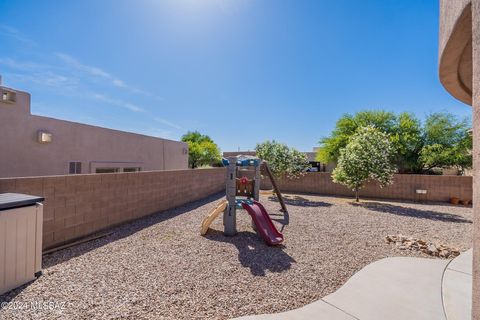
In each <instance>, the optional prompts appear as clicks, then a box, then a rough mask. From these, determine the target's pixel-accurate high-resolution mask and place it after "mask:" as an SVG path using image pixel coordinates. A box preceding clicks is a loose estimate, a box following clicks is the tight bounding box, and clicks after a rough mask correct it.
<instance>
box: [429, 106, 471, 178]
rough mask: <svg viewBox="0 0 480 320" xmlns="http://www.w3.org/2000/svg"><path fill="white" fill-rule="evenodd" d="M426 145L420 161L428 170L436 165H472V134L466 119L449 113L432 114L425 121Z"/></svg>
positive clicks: (464, 166) (460, 167) (467, 166)
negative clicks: (461, 119)
mask: <svg viewBox="0 0 480 320" xmlns="http://www.w3.org/2000/svg"><path fill="white" fill-rule="evenodd" d="M425 142H426V145H425V146H424V147H423V149H422V150H421V151H420V162H421V163H423V164H424V166H425V168H426V169H427V170H430V169H432V168H435V167H439V168H444V167H457V168H459V169H460V170H461V171H464V170H465V169H467V168H471V167H472V153H471V150H472V134H471V131H470V126H469V123H468V122H467V121H466V120H463V121H459V120H458V119H457V118H456V117H455V116H453V115H451V114H448V113H435V114H432V115H430V117H429V118H428V119H427V121H426V123H425Z"/></svg>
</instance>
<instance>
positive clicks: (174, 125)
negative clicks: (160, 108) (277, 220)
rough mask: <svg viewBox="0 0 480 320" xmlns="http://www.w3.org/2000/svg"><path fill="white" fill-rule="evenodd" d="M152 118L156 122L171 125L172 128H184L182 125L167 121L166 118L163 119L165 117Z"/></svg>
mask: <svg viewBox="0 0 480 320" xmlns="http://www.w3.org/2000/svg"><path fill="white" fill-rule="evenodd" d="M153 120H155V121H156V122H158V123H161V124H164V125H166V126H169V127H172V128H174V129H178V130H184V128H182V127H181V126H179V125H178V124H175V123H173V122H170V121H168V120H165V119H163V118H158V117H155V118H153Z"/></svg>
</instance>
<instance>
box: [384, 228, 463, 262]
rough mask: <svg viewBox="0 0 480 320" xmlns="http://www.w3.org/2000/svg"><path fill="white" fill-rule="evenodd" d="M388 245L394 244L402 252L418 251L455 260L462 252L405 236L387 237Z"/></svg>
mask: <svg viewBox="0 0 480 320" xmlns="http://www.w3.org/2000/svg"><path fill="white" fill-rule="evenodd" d="M385 241H386V242H387V243H394V244H395V245H396V246H397V248H398V249H400V250H417V251H421V252H423V253H426V254H428V255H431V256H434V257H440V258H445V259H448V258H454V257H456V256H458V255H460V251H459V250H458V249H456V248H452V247H449V246H446V245H443V244H441V245H436V244H434V243H432V242H428V241H425V240H422V239H416V238H412V237H406V236H404V235H401V234H398V235H388V236H386V237H385Z"/></svg>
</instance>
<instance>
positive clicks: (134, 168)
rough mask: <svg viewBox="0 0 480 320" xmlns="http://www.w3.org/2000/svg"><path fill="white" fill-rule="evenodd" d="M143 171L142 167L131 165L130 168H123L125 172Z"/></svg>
mask: <svg viewBox="0 0 480 320" xmlns="http://www.w3.org/2000/svg"><path fill="white" fill-rule="evenodd" d="M138 171H142V168H140V167H130V168H123V172H138Z"/></svg>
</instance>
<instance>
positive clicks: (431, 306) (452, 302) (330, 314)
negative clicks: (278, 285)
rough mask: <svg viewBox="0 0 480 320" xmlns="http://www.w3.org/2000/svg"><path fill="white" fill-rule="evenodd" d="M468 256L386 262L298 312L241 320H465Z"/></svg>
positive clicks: (365, 270) (468, 304)
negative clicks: (448, 258)
mask: <svg viewBox="0 0 480 320" xmlns="http://www.w3.org/2000/svg"><path fill="white" fill-rule="evenodd" d="M471 261H472V251H471V250H469V251H466V252H465V253H463V254H461V255H460V256H459V257H457V258H456V259H454V260H435V259H423V258H407V257H396V258H386V259H382V260H379V261H376V262H374V263H371V264H370V265H368V266H366V267H365V268H363V269H362V270H360V271H359V272H357V273H356V274H355V275H354V276H352V277H351V278H350V279H349V280H348V281H347V282H346V283H345V284H344V285H343V286H342V287H341V288H340V289H339V290H337V291H336V292H334V293H332V294H330V295H328V296H326V297H324V298H322V299H320V300H318V301H316V302H314V303H311V304H309V305H306V306H304V307H302V308H299V309H295V310H290V311H287V312H283V313H278V314H264V315H256V316H245V317H241V318H237V319H241V320H273V319H280V320H287V319H288V320H300V319H309V320H310V319H324V320H337V319H339V320H344V319H345V320H351V319H357V320H358V319H360V320H366V319H369V320H377V319H378V320H383V319H389V320H397V319H398V320H403V319H409V320H417V319H418V320H426V319H427V320H428V319H432V320H468V319H470V311H471V273H472V271H471V268H472V267H471Z"/></svg>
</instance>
